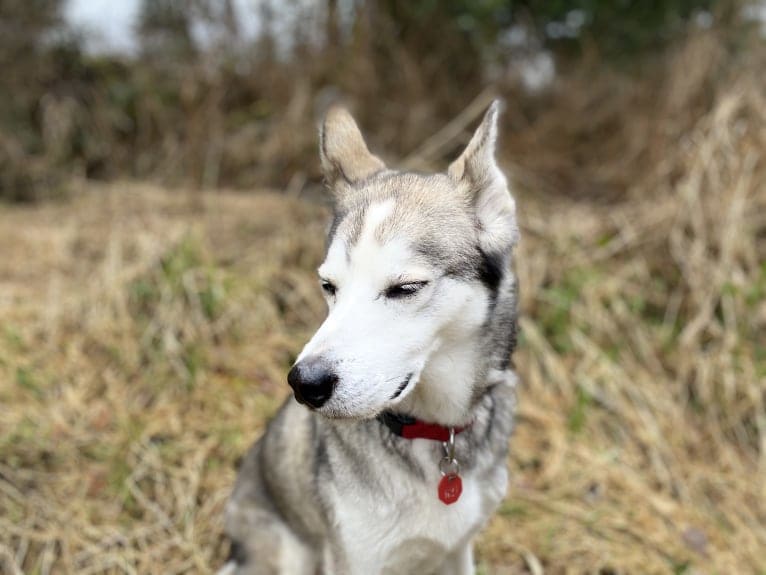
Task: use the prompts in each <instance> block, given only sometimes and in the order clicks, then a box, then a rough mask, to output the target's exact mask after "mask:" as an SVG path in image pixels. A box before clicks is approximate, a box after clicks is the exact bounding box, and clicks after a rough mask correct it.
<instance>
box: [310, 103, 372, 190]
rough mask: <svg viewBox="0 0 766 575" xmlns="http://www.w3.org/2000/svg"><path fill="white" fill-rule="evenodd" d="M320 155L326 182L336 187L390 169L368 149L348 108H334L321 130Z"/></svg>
mask: <svg viewBox="0 0 766 575" xmlns="http://www.w3.org/2000/svg"><path fill="white" fill-rule="evenodd" d="M319 156H320V159H321V161H322V171H323V172H324V176H325V180H326V181H327V183H328V184H329V185H330V186H331V187H333V188H334V189H335V192H336V193H337V192H338V190H337V188H336V184H339V183H346V184H354V183H356V182H358V181H360V180H363V179H365V178H367V177H369V176H371V175H372V174H374V173H375V172H379V171H380V170H382V169H384V168H385V167H386V166H385V164H384V163H383V161H382V160H381V159H380V158H378V157H377V156H375V155H373V154H372V153H371V152H370V150H369V149H368V148H367V144H366V143H365V141H364V138H363V137H362V132H360V131H359V127H358V126H357V125H356V122H355V121H354V118H352V117H351V114H349V113H348V111H347V110H345V109H344V108H341V107H338V106H333V107H332V108H330V109H329V110H328V112H327V115H326V116H325V119H324V122H322V126H321V127H320V129H319Z"/></svg>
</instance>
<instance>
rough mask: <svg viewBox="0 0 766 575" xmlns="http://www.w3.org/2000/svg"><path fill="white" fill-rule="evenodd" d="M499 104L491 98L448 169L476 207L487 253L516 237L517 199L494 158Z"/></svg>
mask: <svg viewBox="0 0 766 575" xmlns="http://www.w3.org/2000/svg"><path fill="white" fill-rule="evenodd" d="M500 108H501V102H500V100H495V101H494V102H492V104H491V105H490V107H489V109H488V110H487V112H486V113H485V114H484V119H483V120H482V121H481V124H480V125H479V127H478V128H477V129H476V132H475V133H474V135H473V137H472V138H471V141H470V142H469V143H468V146H467V147H466V149H465V150H464V151H463V153H462V154H461V155H460V157H459V158H458V159H457V160H455V161H454V162H452V164H450V166H449V168H448V169H447V175H449V177H450V178H452V180H453V181H454V182H455V183H456V184H457V186H458V189H459V190H460V191H461V193H463V194H465V195H466V197H467V199H468V201H469V203H470V204H471V205H472V206H473V208H474V210H475V213H476V219H477V222H478V226H479V244H480V246H481V248H482V249H483V250H484V251H485V252H487V253H504V252H506V251H507V250H509V249H510V248H511V247H513V246H514V245H515V244H516V242H517V239H518V225H517V223H516V203H515V202H514V200H513V197H512V196H511V194H510V191H509V190H508V182H507V180H506V179H505V176H504V175H503V172H502V171H501V170H500V168H499V167H498V165H497V161H496V160H495V142H496V140H497V117H498V115H499V114H500Z"/></svg>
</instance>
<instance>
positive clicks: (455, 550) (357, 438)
mask: <svg viewBox="0 0 766 575" xmlns="http://www.w3.org/2000/svg"><path fill="white" fill-rule="evenodd" d="M499 108H500V106H499V104H498V103H497V102H495V103H493V104H492V106H490V108H489V110H488V111H487V113H486V114H485V116H484V119H483V120H482V122H481V124H480V126H479V127H478V129H477V130H476V132H475V134H474V135H473V137H472V139H471V140H470V142H469V144H468V146H467V147H466V149H465V151H464V152H463V153H462V154H461V155H460V157H458V159H457V160H455V161H454V162H453V163H452V164H451V165H450V166H449V168H448V170H447V172H446V173H442V174H421V173H412V172H401V171H396V170H392V169H389V168H387V167H386V166H385V164H384V163H383V162H382V161H381V160H380V159H379V158H378V157H377V156H375V155H373V154H372V153H371V152H370V151H369V150H368V148H367V145H366V144H365V142H364V139H363V137H362V135H361V133H360V131H359V129H358V127H357V125H356V123H355V122H354V120H353V119H352V117H351V116H350V115H349V114H348V112H346V111H345V110H343V109H341V108H333V109H331V110H330V111H329V112H328V114H327V116H326V118H325V121H324V123H323V125H322V127H321V130H320V156H321V161H322V167H323V170H324V174H325V178H326V181H327V185H328V187H329V189H330V191H331V192H332V194H333V197H334V217H333V221H332V224H331V226H330V229H329V232H328V242H327V245H328V248H327V254H326V258H325V260H324V262H323V263H322V265H321V266H320V267H319V276H320V281H321V284H322V286H323V289H324V290H325V296H326V298H327V303H328V308H329V313H328V316H327V319H326V320H325V321H324V323H323V324H322V325H321V326H320V327H319V329H318V330H317V332H316V333H315V334H314V336H313V337H312V338H311V340H310V341H309V342H308V343H307V344H306V346H305V347H304V349H303V351H302V352H301V354H300V355H299V357H298V359H297V361H296V366H298V367H300V365H302V363H301V362H309V361H318V360H321V361H322V362H323V364H322V365H326V366H328V367H327V369H328V370H332V374H333V378H334V380H333V381H335V383H334V387H333V391H332V394H331V395H330V396H329V398H327V399H326V401H324V402H323V403H322V404H321V405H318V406H316V408H315V409H309V408H307V407H306V406H303V405H299V403H298V402H297V401H295V399H293V398H292V397H291V398H290V399H288V400H287V401H286V402H285V404H284V405H283V406H282V408H281V409H280V411H279V413H278V414H277V415H276V417H275V418H274V419H273V420H272V421H271V423H270V424H269V426H268V429H267V431H266V433H265V434H264V435H263V436H262V437H261V439H260V440H258V441H257V442H256V443H255V445H254V446H253V447H252V449H251V450H250V451H249V452H248V454H247V456H246V457H245V459H244V462H243V464H242V467H241V469H240V471H239V475H238V478H237V482H236V486H235V488H234V493H233V494H232V496H231V499H230V500H229V502H228V504H227V507H226V517H225V530H226V534H227V536H228V537H229V539H230V540H231V544H232V554H231V558H230V561H229V562H228V563H227V564H226V566H225V567H224V568H223V569H222V571H221V573H224V574H236V575H266V574H270V575H271V574H289V575H293V574H295V575H300V574H306V575H314V574H316V573H324V574H328V575H329V574H349V575H352V574H354V575H355V574H364V575H374V574H392V575H393V574H418V575H423V574H455V575H466V574H469V573H473V572H474V571H473V569H474V568H473V555H472V546H471V542H472V539H473V537H474V536H475V535H476V533H477V532H478V531H479V530H480V529H481V528H482V526H483V525H484V524H485V523H486V522H487V521H488V519H489V518H490V516H491V514H492V513H493V512H494V510H495V509H496V508H497V506H498V505H499V504H500V502H501V500H502V498H503V497H504V494H505V490H506V483H507V471H506V455H507V449H508V440H509V437H510V434H511V431H512V427H513V420H514V411H515V394H514V387H515V383H516V376H515V373H514V371H513V369H512V364H511V361H510V360H511V354H512V351H513V349H514V347H515V344H516V324H517V322H516V318H517V312H516V301H517V294H516V279H515V276H514V274H513V272H512V259H513V251H514V247H515V245H516V243H517V240H518V227H517V223H516V209H515V203H514V200H513V198H512V197H511V195H510V193H509V191H508V185H507V181H506V178H505V177H504V175H503V173H502V172H501V170H500V169H499V167H498V165H497V163H496V160H495V144H496V138H497V117H498V114H499ZM293 369H294V370H295V369H297V367H294V368H293ZM296 393H297V392H296ZM297 395H298V396H299V397H300V394H297ZM384 412H385V413H395V414H404V415H407V416H411V417H414V418H417V419H419V420H423V421H427V422H433V423H437V424H440V425H443V426H454V427H461V426H466V425H469V424H470V427H468V428H467V429H466V430H465V431H463V432H462V433H460V434H459V435H457V437H456V458H457V459H458V461H459V462H460V465H461V477H462V481H463V493H462V495H461V497H460V499H459V500H458V501H457V502H456V503H454V504H452V505H445V504H444V503H442V502H441V501H440V500H439V498H438V497H437V485H438V483H439V480H440V478H441V474H440V472H439V461H440V460H441V459H442V457H443V456H444V447H443V446H442V444H441V442H439V441H433V440H429V439H405V438H402V437H399V436H398V435H395V434H394V433H392V431H391V430H390V429H389V428H388V427H386V426H385V425H384V424H383V423H382V422H381V420H380V417H379V416H380V415H381V414H383V413H384Z"/></svg>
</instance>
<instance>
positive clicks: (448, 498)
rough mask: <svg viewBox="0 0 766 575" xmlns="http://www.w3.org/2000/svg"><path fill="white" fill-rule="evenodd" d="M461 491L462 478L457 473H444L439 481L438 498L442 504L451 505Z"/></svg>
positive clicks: (458, 497)
mask: <svg viewBox="0 0 766 575" xmlns="http://www.w3.org/2000/svg"><path fill="white" fill-rule="evenodd" d="M461 493H463V480H462V479H460V476H459V475H445V476H444V477H442V478H441V481H439V499H440V500H441V502H442V503H444V505H452V504H453V503H455V501H457V500H458V499H460V494H461Z"/></svg>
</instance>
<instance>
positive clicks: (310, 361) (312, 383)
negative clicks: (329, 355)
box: [287, 357, 338, 409]
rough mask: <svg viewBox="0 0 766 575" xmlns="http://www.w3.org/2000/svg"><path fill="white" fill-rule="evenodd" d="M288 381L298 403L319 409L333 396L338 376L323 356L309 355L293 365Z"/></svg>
mask: <svg viewBox="0 0 766 575" xmlns="http://www.w3.org/2000/svg"><path fill="white" fill-rule="evenodd" d="M287 383H289V384H290V387H292V388H293V393H294V394H295V399H296V400H297V401H298V403H302V404H304V405H308V406H309V407H311V408H312V409H318V408H320V407H322V406H323V405H324V404H325V403H326V402H327V400H328V399H330V396H332V392H333V391H334V390H335V386H336V385H337V383H338V376H337V374H336V373H335V372H334V371H333V369H332V366H331V365H330V364H329V363H328V362H327V361H325V360H324V359H323V358H321V357H307V358H305V359H303V360H301V361H299V362H298V363H296V364H295V365H294V366H293V368H292V369H291V370H290V373H288V374H287Z"/></svg>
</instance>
